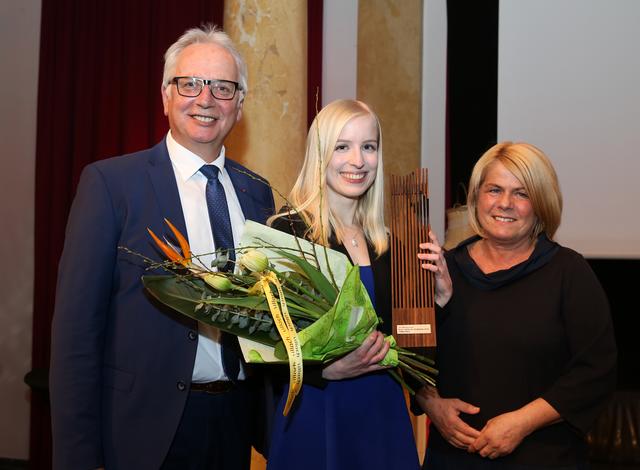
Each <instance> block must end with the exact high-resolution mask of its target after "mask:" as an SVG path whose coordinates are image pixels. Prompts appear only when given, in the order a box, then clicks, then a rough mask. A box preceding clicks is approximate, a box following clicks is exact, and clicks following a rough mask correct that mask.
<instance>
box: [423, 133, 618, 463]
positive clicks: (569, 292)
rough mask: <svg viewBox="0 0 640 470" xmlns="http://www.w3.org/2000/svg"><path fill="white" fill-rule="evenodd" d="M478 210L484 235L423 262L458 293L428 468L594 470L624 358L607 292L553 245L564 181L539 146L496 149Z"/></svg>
mask: <svg viewBox="0 0 640 470" xmlns="http://www.w3.org/2000/svg"><path fill="white" fill-rule="evenodd" d="M467 205H468V208H469V218H470V224H471V226H472V228H473V229H474V231H475V232H476V233H477V235H476V236H474V237H471V238H469V239H468V240H466V241H463V242H462V243H460V244H459V245H458V246H457V247H456V248H455V249H454V250H452V251H450V252H447V253H446V255H444V256H443V253H442V250H441V249H440V248H439V247H438V246H436V245H431V244H424V245H422V248H429V249H430V250H431V251H432V253H431V254H427V253H423V254H420V255H419V257H420V258H422V259H424V260H425V261H430V263H425V265H424V267H425V268H426V269H430V270H432V271H435V273H436V278H437V279H440V281H441V282H440V285H447V283H443V282H442V279H449V276H450V280H449V283H448V285H449V286H451V285H452V289H451V288H449V290H448V291H447V292H445V293H444V295H443V293H442V292H441V293H440V294H441V296H440V299H441V301H440V302H439V304H440V306H441V307H443V308H442V309H441V310H440V311H439V312H437V313H438V319H437V320H438V321H437V326H438V329H437V331H438V351H437V359H438V367H439V369H440V372H441V373H440V376H439V377H438V388H437V390H435V389H424V390H423V391H422V392H421V393H420V394H419V396H418V402H419V403H420V405H421V406H422V408H423V409H424V410H425V411H426V413H427V414H428V415H429V417H430V418H431V422H432V427H431V430H432V432H431V434H430V437H429V448H428V450H427V459H426V462H425V468H428V469H429V470H439V469H458V468H465V469H485V468H486V469H494V468H496V469H534V468H535V469H541V468H554V469H561V468H562V469H583V468H586V465H587V452H586V444H585V439H584V437H585V434H586V432H587V431H588V429H589V426H590V425H591V423H592V422H593V421H594V419H595V417H596V415H597V413H598V412H599V410H600V408H601V406H602V405H603V403H604V401H605V399H606V398H607V396H608V395H609V393H610V392H611V391H612V389H613V388H614V386H615V364H616V347H615V341H614V335H613V328H612V323H611V318H610V313H609V307H608V303H607V299H606V297H605V294H604V292H603V290H602V287H601V286H600V284H599V282H598V280H597V279H596V277H595V275H594V274H593V272H592V271H591V269H590V268H589V265H588V264H587V263H586V261H585V260H584V258H583V257H582V256H581V255H580V254H578V253H576V252H575V251H573V250H571V249H569V248H565V247H562V246H560V245H559V244H558V243H556V242H554V241H553V236H554V235H555V233H556V230H557V228H558V226H559V225H560V219H561V212H562V195H561V193H560V187H559V184H558V178H557V176H556V172H555V170H554V168H553V166H552V164H551V162H550V161H549V159H548V158H547V156H546V155H545V154H544V153H543V152H542V151H541V150H540V149H538V148H536V147H534V146H533V145H530V144H527V143H511V142H503V143H500V144H497V145H495V146H494V147H492V148H491V149H489V150H488V151H487V152H486V153H485V154H484V155H483V156H482V157H481V158H480V160H478V162H477V163H476V165H475V167H474V169H473V173H472V175H471V180H470V183H469V195H468V200H467ZM442 299H443V300H442Z"/></svg>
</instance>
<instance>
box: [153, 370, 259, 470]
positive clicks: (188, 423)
mask: <svg viewBox="0 0 640 470" xmlns="http://www.w3.org/2000/svg"><path fill="white" fill-rule="evenodd" d="M238 384H239V385H238V386H237V387H236V388H235V389H233V390H231V391H229V392H226V393H220V394H216V395H212V394H208V393H205V392H193V391H192V392H189V397H188V399H187V404H186V406H185V410H184V414H183V415H182V419H181V420H180V425H179V426H178V430H177V431H176V435H175V437H174V439H173V442H172V444H171V447H170V448H169V453H168V455H167V457H166V459H165V461H164V463H163V464H162V467H161V470H249V467H250V466H251V436H252V414H253V399H252V394H251V391H250V389H249V386H248V385H247V384H244V383H243V381H240V382H238Z"/></svg>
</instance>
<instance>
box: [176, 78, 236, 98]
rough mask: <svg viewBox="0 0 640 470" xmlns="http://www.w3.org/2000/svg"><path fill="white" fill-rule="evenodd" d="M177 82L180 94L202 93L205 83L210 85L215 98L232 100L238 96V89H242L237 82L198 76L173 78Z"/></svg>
mask: <svg viewBox="0 0 640 470" xmlns="http://www.w3.org/2000/svg"><path fill="white" fill-rule="evenodd" d="M171 82H172V83H175V85H176V88H177V89H178V94H179V95H180V96H185V97H187V98H195V97H196V96H199V95H200V93H202V90H203V89H204V86H205V85H209V90H210V91H211V94H212V95H213V97H214V98H216V99H219V100H231V99H233V97H234V96H236V90H241V88H240V85H239V84H238V83H237V82H232V81H229V80H207V79H205V78H198V77H174V78H173V80H171Z"/></svg>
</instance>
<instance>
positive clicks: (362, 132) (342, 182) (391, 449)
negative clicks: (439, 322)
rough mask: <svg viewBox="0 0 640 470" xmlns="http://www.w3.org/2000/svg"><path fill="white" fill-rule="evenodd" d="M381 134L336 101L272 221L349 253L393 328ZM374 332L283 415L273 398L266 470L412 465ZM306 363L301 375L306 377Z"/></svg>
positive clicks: (366, 114)
mask: <svg viewBox="0 0 640 470" xmlns="http://www.w3.org/2000/svg"><path fill="white" fill-rule="evenodd" d="M382 175H383V172H382V135H381V131H380V123H379V121H378V118H377V117H376V115H375V114H374V113H373V111H372V110H371V109H370V108H369V106H367V105H366V104H364V103H362V102H360V101H353V100H339V101H334V102H332V103H330V104H329V105H327V106H326V107H325V108H324V109H322V110H321V111H320V113H319V114H318V116H317V117H316V119H315V121H314V122H313V124H312V125H311V128H310V130H309V135H308V138H307V152H306V156H305V160H304V164H303V167H302V170H301V172H300V175H299V176H298V180H297V181H296V183H295V186H294V188H293V190H292V191H291V194H290V196H289V201H290V202H291V203H292V205H293V206H294V207H295V208H296V210H289V209H285V210H284V212H282V213H281V214H280V215H279V216H276V218H275V219H273V222H272V225H273V226H274V227H276V228H279V229H281V230H284V231H287V232H290V233H295V234H296V235H298V236H304V237H306V238H308V239H310V240H313V241H315V242H317V243H321V244H324V245H327V246H330V247H331V248H335V249H337V250H339V251H342V252H343V253H345V254H347V255H348V256H349V258H350V259H351V261H352V262H353V263H354V264H357V265H359V266H360V276H361V279H362V282H363V284H364V285H365V287H366V288H367V290H368V292H369V297H370V298H371V300H372V302H373V304H374V306H375V307H376V312H377V313H378V315H379V316H381V317H382V318H383V321H384V323H383V324H382V326H381V327H382V330H383V331H385V332H388V330H389V329H390V326H391V305H390V304H391V302H390V297H389V291H390V284H389V283H390V281H389V273H390V271H389V250H388V246H389V242H388V235H387V230H386V228H385V225H384V216H383V188H384V184H383V176H382ZM388 348H389V346H388V344H387V343H386V342H385V341H384V340H383V334H382V333H381V332H379V331H377V332H375V333H373V334H372V335H371V336H370V337H369V338H367V340H365V342H364V343H363V345H362V346H361V347H360V348H358V349H357V350H355V351H353V352H352V353H350V354H349V355H347V356H345V357H344V358H342V359H340V360H337V361H335V362H334V363H332V364H330V365H329V366H327V367H324V368H322V369H321V370H319V371H317V372H318V375H321V376H322V379H323V380H321V381H320V383H316V384H315V385H310V384H305V385H304V386H303V389H302V391H301V393H300V395H299V396H298V398H297V399H296V403H295V404H294V407H293V409H292V410H291V412H290V413H289V415H288V416H287V417H283V416H282V413H281V411H282V407H283V405H284V397H283V399H282V400H281V402H280V405H279V413H278V414H277V417H276V423H275V427H274V429H273V435H272V445H271V448H270V451H269V461H268V468H269V469H270V470H274V469H275V470H281V469H299V468H305V469H307V470H309V469H312V470H313V469H317V470H325V469H332V470H339V469H344V470H357V469H373V468H384V469H402V470H405V469H408V470H410V469H417V468H418V466H419V464H418V457H417V451H416V446H415V442H414V439H413V434H412V430H411V423H410V421H409V415H408V412H407V408H406V405H405V400H404V396H403V393H402V389H401V387H400V386H399V385H398V384H397V383H396V382H395V381H394V380H393V379H392V378H391V377H390V376H389V375H388V374H387V373H386V372H385V371H383V370H382V369H383V368H382V367H381V366H380V365H378V362H380V360H382V358H383V357H384V356H385V354H386V352H387V351H388ZM306 371H307V369H305V375H307V372H306Z"/></svg>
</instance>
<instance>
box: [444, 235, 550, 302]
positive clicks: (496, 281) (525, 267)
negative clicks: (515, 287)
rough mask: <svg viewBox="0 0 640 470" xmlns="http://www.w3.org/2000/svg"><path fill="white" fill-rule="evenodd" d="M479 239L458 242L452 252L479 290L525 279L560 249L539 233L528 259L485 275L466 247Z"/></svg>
mask: <svg viewBox="0 0 640 470" xmlns="http://www.w3.org/2000/svg"><path fill="white" fill-rule="evenodd" d="M480 238H481V237H479V236H478V235H474V236H473V237H471V238H467V239H466V240H464V241H462V242H460V244H459V245H458V246H457V247H456V248H455V249H454V251H453V259H454V260H455V262H456V264H457V265H458V267H459V268H460V271H461V272H462V274H463V275H464V277H465V278H466V279H467V280H468V281H469V282H470V283H471V284H472V285H473V286H475V287H477V288H478V289H481V290H493V289H497V288H499V287H502V286H504V285H506V284H510V283H512V282H514V281H517V280H518V279H521V278H523V277H525V276H526V275H528V274H530V273H532V272H533V271H535V270H536V269H539V268H541V267H542V266H544V265H545V264H547V263H548V262H549V261H550V260H551V258H553V256H554V255H555V254H556V253H557V251H558V249H559V248H560V245H558V244H557V243H556V242H554V241H551V240H549V238H548V237H547V235H546V234H545V233H541V234H540V235H538V240H537V242H536V246H535V248H534V249H533V253H531V256H529V258H528V259H526V260H524V261H523V262H521V263H518V264H516V265H515V266H512V267H510V268H509V269H502V270H500V271H495V272H493V273H490V274H485V273H483V272H482V271H481V270H480V268H479V267H478V265H476V263H475V262H474V261H473V259H472V258H471V256H470V255H469V250H468V246H469V245H470V244H472V243H474V242H476V241H478V240H480Z"/></svg>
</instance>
